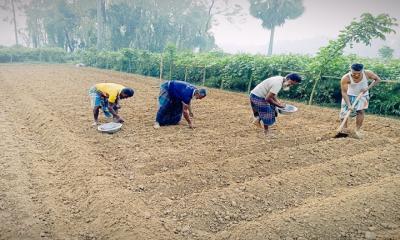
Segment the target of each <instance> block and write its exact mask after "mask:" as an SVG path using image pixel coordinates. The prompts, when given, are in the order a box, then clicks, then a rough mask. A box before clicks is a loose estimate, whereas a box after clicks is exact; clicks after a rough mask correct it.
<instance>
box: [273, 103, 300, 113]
mask: <svg viewBox="0 0 400 240" xmlns="http://www.w3.org/2000/svg"><path fill="white" fill-rule="evenodd" d="M297 110H298V109H297V107H296V106H293V105H290V104H286V106H285V108H278V111H279V113H280V114H292V113H294V112H297Z"/></svg>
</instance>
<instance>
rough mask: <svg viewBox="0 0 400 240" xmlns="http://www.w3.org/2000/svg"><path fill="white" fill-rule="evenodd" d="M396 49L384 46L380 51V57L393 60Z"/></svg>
mask: <svg viewBox="0 0 400 240" xmlns="http://www.w3.org/2000/svg"><path fill="white" fill-rule="evenodd" d="M393 52H394V49H393V48H391V47H389V46H383V47H381V48H380V49H379V56H381V58H383V59H384V60H390V59H392V58H393Z"/></svg>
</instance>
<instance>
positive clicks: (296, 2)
mask: <svg viewBox="0 0 400 240" xmlns="http://www.w3.org/2000/svg"><path fill="white" fill-rule="evenodd" d="M249 1H250V14H251V15H253V16H254V17H256V18H258V19H260V20H261V21H262V26H263V28H266V29H269V30H270V31H271V34H270V39H269V46H268V53H267V55H268V56H271V55H272V47H273V42H274V34H275V27H277V26H282V25H283V24H284V23H285V21H286V20H287V19H295V18H298V17H299V16H301V15H302V14H303V12H304V6H303V0H249Z"/></svg>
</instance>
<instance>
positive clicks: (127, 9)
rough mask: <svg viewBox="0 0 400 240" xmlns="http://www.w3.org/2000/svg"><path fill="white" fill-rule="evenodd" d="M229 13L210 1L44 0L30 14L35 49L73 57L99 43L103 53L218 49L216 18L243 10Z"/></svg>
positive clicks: (29, 5)
mask: <svg viewBox="0 0 400 240" xmlns="http://www.w3.org/2000/svg"><path fill="white" fill-rule="evenodd" d="M0 1H5V0H0ZM7 1H8V0H7ZM14 1H17V0H14ZM18 1H21V0H18ZM213 2H215V0H213ZM96 4H99V9H100V10H99V11H100V12H101V14H100V12H99V16H98V15H97V12H98V8H97V5H96ZM230 7H232V8H235V7H234V6H230ZM226 8H227V7H226ZM226 8H225V9H224V10H223V11H222V10H221V11H220V12H218V11H216V10H215V11H214V10H213V9H212V7H211V8H210V5H209V1H207V0H197V1H191V0H178V1H177V0H154V1H143V0H140V1H129V0H108V1H107V4H104V0H86V1H77V0H40V1H27V6H26V7H25V8H24V12H25V14H26V17H27V19H26V23H27V24H26V25H27V29H26V32H27V33H28V36H29V40H30V42H31V45H32V46H33V47H41V46H52V47H60V48H64V49H66V50H68V51H70V52H73V51H76V50H79V49H80V50H82V49H89V48H92V47H95V46H96V44H97V43H99V44H98V46H97V49H98V50H105V49H106V50H114V51H115V50H119V49H122V48H136V49H143V50H148V51H152V52H163V51H164V49H165V48H166V46H167V44H168V43H173V44H174V45H175V46H176V47H177V49H179V50H191V51H193V50H196V49H198V50H200V51H207V50H210V49H213V48H215V47H216V45H215V43H214V42H215V41H214V37H213V35H212V33H211V32H210V31H209V30H210V29H211V27H212V25H211V24H210V22H212V21H213V17H214V16H215V15H217V14H220V13H221V12H225V13H228V12H229V13H231V14H237V13H238V11H239V10H238V9H236V8H237V7H236V8H235V9H234V10H235V11H228V10H227V9H226ZM99 21H100V24H99V23H98V22H99Z"/></svg>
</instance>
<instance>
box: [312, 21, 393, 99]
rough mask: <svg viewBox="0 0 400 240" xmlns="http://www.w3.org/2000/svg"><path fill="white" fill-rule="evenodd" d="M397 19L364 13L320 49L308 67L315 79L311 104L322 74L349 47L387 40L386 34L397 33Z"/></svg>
mask: <svg viewBox="0 0 400 240" xmlns="http://www.w3.org/2000/svg"><path fill="white" fill-rule="evenodd" d="M396 21H397V20H396V19H395V18H392V17H390V16H389V15H388V14H380V15H378V16H376V17H374V16H373V15H372V14H370V13H363V14H362V15H361V18H360V20H359V21H355V20H354V21H352V22H351V23H350V25H348V26H347V27H345V29H344V30H342V31H341V32H340V34H339V37H338V38H337V39H336V40H331V41H329V44H328V46H326V47H322V48H320V50H319V52H318V54H317V56H316V57H315V58H314V59H313V61H312V63H311V64H309V65H308V66H309V67H308V72H310V73H311V76H310V78H311V79H314V85H313V87H312V91H311V96H310V100H309V104H310V105H311V104H312V102H313V96H314V94H315V89H316V86H317V84H318V82H319V80H320V79H321V76H322V73H324V72H325V71H326V70H327V69H329V68H330V66H329V65H330V64H331V63H332V62H334V61H335V60H336V59H338V58H339V57H340V56H342V55H343V50H344V49H345V47H346V46H347V45H349V46H350V47H352V46H353V44H354V43H360V42H361V43H364V44H365V45H371V41H372V40H373V39H375V38H380V39H382V40H385V39H386V37H385V34H390V33H395V31H394V30H393V29H392V27H393V26H397V25H398V24H397V23H396Z"/></svg>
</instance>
